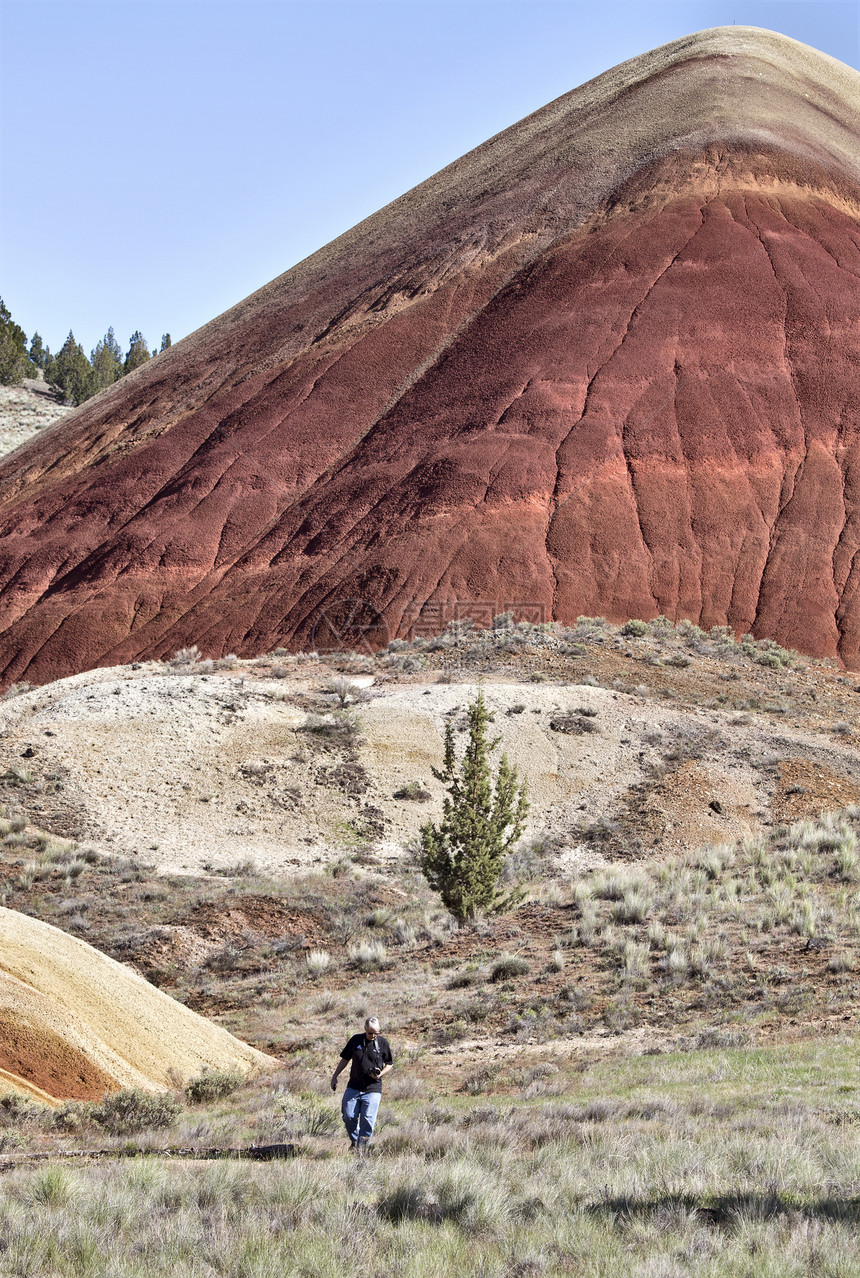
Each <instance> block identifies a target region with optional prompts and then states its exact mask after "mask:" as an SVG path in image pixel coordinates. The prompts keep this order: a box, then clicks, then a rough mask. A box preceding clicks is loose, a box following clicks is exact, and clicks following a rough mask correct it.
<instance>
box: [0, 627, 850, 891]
mask: <svg viewBox="0 0 860 1278" xmlns="http://www.w3.org/2000/svg"><path fill="white" fill-rule="evenodd" d="M619 655H620V654H619V653H618V652H617V650H616V651H614V652H612V651H611V652H607V653H602V654H600V661H601V662H602V663H603V666H604V667H605V668H607V673H610V672H611V669H612V663H613V660H614V659H616V658H617V657H618V656H619ZM547 660H548V662H549V664H552V662H553V661H555V663H556V665H557V664H559V663H558V661H557V659H556V658H555V657H554V654H552V653H549V654H547ZM622 660H623V658H622ZM566 664H567V670H566V671H565V670H558V671H555V672H554V678H553V679H552V682H549V681H547V682H543V683H540V682H528V681H526V680H525V679H524V677H523V671H522V670H521V669H520V670H518V669H517V668H511V669H508V670H505V669H500V670H495V671H490V672H486V673H484V674H483V675H482V684H481V686H483V688H484V691H485V695H486V697H487V700H488V703H489V705H490V707H491V708H492V710H493V711H494V713H495V716H496V718H495V724H494V731H496V732H497V733H498V734H499V736H500V737H501V739H502V744H501V747H500V751H501V750H502V749H503V750H505V751H507V753H508V754H509V756H510V757H511V758H512V759H514V760H516V762H517V765H518V767H519V768H520V769H521V771H522V772H523V774H524V776H525V777H526V778H527V780H528V783H529V792H530V798H531V804H532V809H531V814H530V821H529V830H528V836H529V837H532V838H534V837H537V836H541V837H543V838H545V839H551V840H552V842H553V844H554V847H555V849H556V855H557V858H558V865H559V868H561V867H564V866H566V867H567V868H568V869H570V870H571V871H573V870H574V869H576V868H577V867H580V868H581V867H584V866H588V865H595V864H598V863H600V861H601V859H602V858H604V857H608V858H609V859H613V860H617V859H619V858H621V859H629V858H630V857H631V856H632V857H641V856H642V855H658V854H659V855H668V854H671V853H673V852H675V851H679V850H682V849H684V848H687V847H689V846H697V845H703V844H709V843H722V842H727V841H733V840H736V839H739V838H743V837H744V836H745V835H748V834H752V833H755V832H757V831H760V830H761V829H763V828H765V827H767V826H769V825H770V824H771V823H773V822H778V821H785V820H794V819H797V818H799V817H802V816H805V815H811V814H813V813H815V812H819V811H822V810H824V811H826V810H830V809H837V808H841V807H844V806H846V805H847V804H850V803H854V802H857V801H858V800H859V799H860V758H858V754H857V749H856V744H855V741H854V738H853V736H852V731H851V726H852V725H851V723H850V722H849V721H847V720H844V719H840V720H838V721H836V722H835V723H834V714H836V715H843V716H844V715H846V714H851V713H853V701H854V699H856V695H857V694H856V693H855V691H854V689H853V685H851V684H849V683H847V682H846V681H845V680H844V676H842V675H840V673H839V672H838V671H837V670H835V668H832V667H826V666H823V665H816V664H814V663H809V664H805V665H804V667H803V668H802V669H799V670H795V671H782V672H781V673H780V674H779V675H776V674H774V672H772V671H761V670H760V669H756V668H753V669H748V670H747V671H746V672H745V678H744V679H743V680H739V681H738V682H737V683H735V684H731V683H730V684H727V685H726V684H724V685H723V686H724V687H728V688H730V689H732V691H733V693H734V696H733V701H734V703H735V704H734V705H733V704H728V705H726V706H717V705H714V704H710V705H705V704H699V705H697V704H690V701H691V700H693V699H696V700H702V699H703V693H705V692H707V691H708V686H709V682H710V681H712V680H713V679H714V678H716V677H717V673H718V670H719V667H720V662H719V661H717V660H711V659H708V658H706V657H705V658H699V659H698V660H697V662H696V663H695V665H696V668H695V669H694V670H693V671H690V672H688V671H680V670H679V671H677V672H675V671H671V670H670V669H669V668H667V667H665V666H663V667H661V668H655V667H653V666H649V665H647V664H646V663H644V662H643V663H641V666H640V670H639V671H638V673H637V675H636V677H637V678H651V680H652V686H650V687H649V686H648V685H646V684H639V685H637V686H636V687H635V688H633V689H632V690H628V691H625V690H623V688H617V687H614V686H612V684H610V686H590V684H589V683H587V682H582V681H581V680H582V679H583V677H584V676H583V674H582V673H581V671H577V670H576V669H575V668H574V667H575V666H576V665H577V664H580V665H581V663H577V662H576V661H574V662H570V661H568V662H567V663H566ZM630 664H631V663H630V661H629V660H628V661H627V665H630ZM591 666H592V667H594V662H593V660H592V661H591ZM709 667H712V668H711V669H709ZM362 668H363V667H362ZM594 668H596V667H594ZM273 673H274V675H275V676H278V677H272V676H273ZM337 674H338V672H337V666H336V663H332V662H328V663H326V662H325V661H322V660H304V661H296V660H290V659H287V658H280V659H271V658H263V659H260V660H259V661H256V662H247V663H242V664H241V665H238V666H237V667H236V668H234V669H227V670H220V671H219V670H215V671H212V672H210V673H205V674H198V673H173V672H172V671H171V668H170V666H169V665H167V664H165V663H159V662H152V663H147V664H145V665H140V666H137V667H135V666H131V667H118V668H114V669H105V670H97V671H93V672H90V673H87V674H82V675H76V676H73V677H71V678H69V679H64V680H60V681H58V682H57V683H54V684H49V685H46V686H44V687H42V688H38V689H33V690H30V691H27V692H22V693H20V694H18V695H16V696H12V697H9V698H7V699H6V700H5V701H3V702H2V703H0V766H2V768H3V769H5V773H4V775H3V776H2V777H0V791H2V790H3V789H4V788H5V796H3V797H5V798H6V799H7V801H11V802H12V804H13V808H14V810H15V811H16V812H23V813H24V814H25V815H26V817H27V819H28V820H29V821H30V822H31V824H33V825H36V826H42V827H45V828H47V829H49V830H51V831H52V832H53V833H56V834H61V835H63V836H65V837H71V838H75V839H78V840H86V841H88V842H90V843H91V844H92V845H93V846H95V847H96V848H97V849H98V850H99V851H100V852H102V853H112V854H115V855H116V854H119V855H124V856H129V857H136V858H139V859H140V861H141V862H142V863H143V862H145V863H147V864H151V865H155V866H156V867H157V868H158V870H159V871H160V872H162V873H199V872H201V871H207V870H208V871H212V870H223V869H225V868H228V867H230V866H235V865H236V864H237V863H243V862H249V861H250V862H253V863H254V864H255V865H256V866H257V867H258V868H261V869H265V870H267V871H273V872H283V871H289V870H291V869H292V870H296V869H307V868H311V867H315V866H316V867H320V866H323V865H326V864H330V863H331V862H333V861H336V860H337V859H338V858H339V857H342V856H343V855H344V854H345V853H349V852H350V851H354V849H355V847H356V846H357V845H359V844H360V845H362V846H364V847H365V848H369V849H370V850H371V852H372V855H373V856H374V857H375V858H376V859H378V860H379V861H380V862H387V861H391V862H394V861H396V859H397V858H398V857H399V856H400V855H401V853H402V849H403V847H404V845H406V844H408V842H409V841H410V840H411V839H412V838H414V836H415V835H416V833H417V831H418V829H419V827H420V825H421V824H422V823H423V822H424V821H426V820H427V819H428V818H436V817H438V815H439V814H440V812H441V801H442V796H443V792H444V791H443V786H442V784H441V783H440V782H439V781H437V780H436V779H435V778H434V776H433V772H432V769H433V767H434V766H439V765H440V763H441V756H442V749H443V740H444V732H445V725H446V724H448V723H451V724H452V725H453V726H454V729H455V736H456V737H458V738H459V737H461V736H462V733H463V732H464V731H465V716H464V710H465V706H466V705H467V703H468V702H469V701H470V700H471V699H472V698H474V696H475V693H476V691H477V687H478V684H477V681H476V680H477V677H478V676H477V674H476V672H474V671H473V670H470V669H468V668H467V667H464V668H462V669H461V671H460V673H459V675H458V676H457V677H456V681H454V682H449V681H448V680H450V679H451V678H452V677H453V676H451V675H449V674H445V673H442V674H441V679H442V680H444V682H441V681H440V674H438V673H434V672H432V671H427V672H424V673H419V674H414V673H413V674H403V673H398V672H396V671H392V670H391V669H390V667H389V668H387V667H386V666H385V664H384V662H381V663H380V662H377V663H376V666H375V668H374V669H373V671H372V672H371V673H367V672H366V671H365V673H364V674H356V673H354V674H353V675H352V676H347V677H349V678H350V680H351V688H352V692H351V694H350V697H349V701H350V704H349V705H348V706H347V708H346V712H345V718H346V720H347V724H346V726H347V728H348V731H347V735H346V738H344V735H343V733H342V732H341V730H340V728H341V720H342V719H343V718H344V712H342V711H340V710H339V702H338V697H337V695H336V694H335V693H333V692H332V691H331V688H330V684H331V680H332V676H337ZM586 677H587V676H586ZM592 677H593V676H592ZM655 677H656V680H658V681H662V682H664V683H665V682H671V681H672V679H674V681H675V683H676V684H678V685H679V686H680V694H681V696H683V697H685V698H688V699H687V700H686V701H685V703H683V704H679V702H678V701H676V700H669V699H661V698H660V697H659V696H657V695H656V694H657V693H658V692H659V691H660V689H659V688H655V687H654V686H653V682H654V681H655ZM606 681H607V682H608V680H606ZM613 682H615V683H621V682H622V681H620V680H614V681H613ZM750 684H752V685H753V688H754V689H758V690H759V691H760V690H761V687H762V686H764V688H766V689H768V691H769V692H770V694H771V695H774V694H776V695H778V696H779V697H781V701H780V702H779V704H773V703H767V704H766V706H764V707H762V708H761V709H759V710H755V709H750V708H746V709H743V710H738V709H737V704H738V702H740V704H742V705H745V706H748V705H749V702H750V697H749V695H748V694H749V693H750V691H751V688H750ZM684 685H686V686H684ZM774 685H776V686H774ZM628 687H629V684H628ZM741 694H747V695H746V696H743V695H741ZM752 700H753V701H757V700H758V701H759V702H760V696H759V697H758V698H756V697H753V698H752ZM834 703H835V705H834ZM776 711H781V712H782V713H775V712H776ZM786 711H788V712H786ZM836 729H839V730H836ZM500 751H499V752H500ZM21 769H23V770H24V776H25V778H28V779H27V780H25V782H24V783H22V782H21V781H20V777H19V774H20V773H21ZM410 783H414V784H415V785H416V786H417V787H418V789H419V790H420V791H422V792H423V794H424V797H425V798H426V800H427V801H426V802H416V801H410V800H409V799H406V798H403V797H395V795H397V794H398V792H400V791H402V789H403V787H404V786H408V785H409V784H410Z"/></svg>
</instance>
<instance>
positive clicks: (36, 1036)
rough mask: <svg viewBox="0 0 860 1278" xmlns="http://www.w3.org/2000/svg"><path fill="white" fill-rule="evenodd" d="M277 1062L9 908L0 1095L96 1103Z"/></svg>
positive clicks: (1, 926)
mask: <svg viewBox="0 0 860 1278" xmlns="http://www.w3.org/2000/svg"><path fill="white" fill-rule="evenodd" d="M274 1064H275V1061H274V1059H273V1058H272V1057H270V1056H266V1055H265V1054H264V1053H263V1052H258V1051H257V1050H256V1049H255V1048H253V1047H249V1046H248V1045H247V1043H242V1042H240V1040H239V1039H237V1038H234V1037H233V1035H232V1034H229V1033H228V1032H227V1031H226V1030H225V1029H221V1028H220V1026H218V1025H213V1024H212V1023H211V1022H210V1021H207V1020H205V1019H204V1018H203V1017H202V1016H198V1015H197V1013H196V1012H192V1011H189V1009H188V1008H187V1007H183V1005H182V1004H181V1003H177V1002H176V1000H175V999H172V998H169V997H168V995H167V994H163V993H162V992H161V990H157V989H156V988H155V986H153V985H150V984H149V982H148V981H145V980H144V979H143V977H141V976H138V975H137V974H136V973H135V972H132V971H131V970H130V969H129V968H127V967H124V966H123V964H122V963H117V962H116V961H115V960H114V959H112V958H108V957H107V955H105V954H101V953H100V952H99V951H98V950H96V949H94V948H93V947H92V946H91V945H87V943H86V942H85V941H80V940H78V939H77V938H76V937H73V936H69V935H67V933H65V932H61V931H60V930H59V929H58V928H55V927H51V925H50V924H48V923H41V922H39V920H38V919H32V918H29V917H28V916H27V915H25V914H18V913H17V912H16V911H15V910H7V909H3V908H0V1092H3V1091H9V1090H15V1091H20V1092H24V1093H25V1094H27V1095H29V1096H32V1097H34V1098H36V1099H37V1100H41V1101H47V1102H55V1101H58V1100H67V1099H75V1100H93V1099H100V1098H101V1097H102V1096H103V1095H104V1093H105V1092H106V1091H117V1090H119V1089H120V1088H122V1087H141V1088H144V1089H146V1090H147V1091H160V1090H163V1089H165V1088H167V1087H169V1086H171V1084H172V1083H173V1082H174V1081H175V1080H176V1078H177V1077H181V1078H182V1079H186V1080H187V1079H189V1078H194V1077H196V1076H197V1075H199V1074H200V1073H202V1071H203V1070H204V1069H230V1070H241V1071H243V1072H244V1073H246V1074H250V1073H256V1072H258V1071H260V1070H262V1069H270V1068H272V1067H273V1065H274Z"/></svg>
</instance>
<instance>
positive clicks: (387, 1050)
mask: <svg viewBox="0 0 860 1278" xmlns="http://www.w3.org/2000/svg"><path fill="white" fill-rule="evenodd" d="M382 1059H383V1061H384V1062H385V1064H384V1065H383V1066H382V1069H381V1070H380V1071H379V1077H380V1078H384V1077H385V1075H386V1074H387V1073H388V1071H389V1070H390V1069H393V1068H394V1061H393V1060H392V1058H391V1047H390V1046H389V1044H388V1042H387V1041H386V1043H385V1047H384V1048H383V1049H382Z"/></svg>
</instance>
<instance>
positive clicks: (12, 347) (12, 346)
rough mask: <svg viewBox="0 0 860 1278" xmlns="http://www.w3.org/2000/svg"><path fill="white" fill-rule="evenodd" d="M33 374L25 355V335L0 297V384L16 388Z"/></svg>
mask: <svg viewBox="0 0 860 1278" xmlns="http://www.w3.org/2000/svg"><path fill="white" fill-rule="evenodd" d="M34 372H35V369H34V368H33V365H32V364H31V363H30V359H29V356H28V355H27V334H26V333H25V332H24V330H23V328H21V327H20V325H18V324H16V323H15V321H14V320H13V318H12V314H11V312H10V310H9V308H8V307H7V306H6V305H4V302H3V299H2V297H0V382H2V383H3V385H4V386H16V385H17V384H18V383H19V382H20V381H22V380H23V379H24V378H25V377H29V376H31V375H32V374H33V373H34Z"/></svg>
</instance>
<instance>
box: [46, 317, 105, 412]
mask: <svg viewBox="0 0 860 1278" xmlns="http://www.w3.org/2000/svg"><path fill="white" fill-rule="evenodd" d="M46 376H47V370H46ZM50 380H51V385H52V386H54V387H56V389H57V390H58V391H60V392H61V394H62V396H63V398H64V399H65V400H67V401H68V402H70V403H72V404H75V405H78V404H83V402H84V400H85V399H89V398H90V396H91V395H93V394H95V391H96V384H95V374H94V372H93V368H92V365H91V364H90V361H89V360H88V359H87V357H86V355H85V354H84V349H83V347H82V346H79V345H78V343H77V342H76V341H75V335H74V333H73V332H72V331H71V330H69V336H68V337H67V338H66V340H65V342H64V343H63V346H62V349H61V350H60V352H59V353H58V355H57V356H56V358H55V359H54V361H53V366H52V376H51V379H50Z"/></svg>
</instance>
